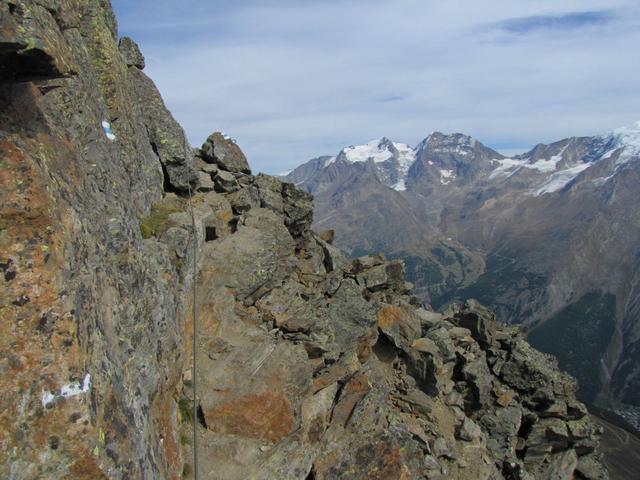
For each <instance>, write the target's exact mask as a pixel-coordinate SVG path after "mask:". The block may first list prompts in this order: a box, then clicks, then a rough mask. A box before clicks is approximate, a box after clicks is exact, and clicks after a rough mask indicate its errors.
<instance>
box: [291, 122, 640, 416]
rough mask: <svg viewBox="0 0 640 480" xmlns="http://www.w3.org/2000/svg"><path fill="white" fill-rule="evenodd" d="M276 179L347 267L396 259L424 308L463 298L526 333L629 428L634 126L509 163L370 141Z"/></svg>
mask: <svg viewBox="0 0 640 480" xmlns="http://www.w3.org/2000/svg"><path fill="white" fill-rule="evenodd" d="M281 178H283V179H284V180H285V181H287V182H291V183H294V184H296V185H298V186H299V187H302V188H304V189H306V190H307V191H309V192H311V193H313V194H314V197H315V225H314V226H315V228H316V229H318V230H323V229H335V231H336V243H337V244H338V245H339V246H340V247H342V248H345V249H346V250H347V251H348V252H350V253H351V255H353V256H358V255H361V254H365V253H370V252H375V251H384V252H385V253H387V255H389V256H391V257H398V258H403V259H404V260H405V263H406V265H407V270H408V274H409V277H410V279H411V281H412V282H414V284H415V292H416V294H417V295H418V296H420V297H421V298H422V299H423V300H424V301H425V302H428V303H430V304H432V306H433V307H435V308H440V307H443V306H444V305H446V304H447V303H449V302H451V301H453V300H456V299H463V298H468V297H475V298H477V299H478V300H480V301H481V302H483V303H485V304H487V305H488V306H490V307H492V308H494V309H495V310H496V311H497V312H498V315H499V317H500V318H501V319H502V320H503V321H505V322H508V323H521V324H524V325H525V327H526V328H528V329H530V335H529V338H530V341H531V342H532V343H533V344H534V345H535V346H537V347H538V348H540V349H541V350H544V351H547V352H550V353H553V354H555V355H556V356H557V357H558V358H559V361H560V363H561V366H563V367H564V368H566V369H567V370H569V371H570V372H571V373H573V374H574V375H575V376H576V377H577V378H578V380H579V381H580V385H581V395H582V397H583V398H584V399H585V400H587V401H590V402H596V403H599V404H601V405H606V406H609V407H612V406H613V407H614V408H616V409H617V410H618V411H620V412H621V413H623V414H624V415H626V416H627V417H628V418H630V419H631V420H632V421H634V418H635V420H636V421H637V420H638V418H639V417H640V416H639V415H638V412H639V411H640V201H639V200H640V122H637V123H635V124H634V125H631V126H629V127H625V128H620V129H617V130H614V131H613V132H611V133H609V134H605V135H599V136H595V137H572V138H566V139H564V140H560V141H557V142H554V143H552V144H549V145H546V144H539V145H537V146H535V147H534V148H533V149H532V150H531V151H529V152H527V153H524V154H521V155H516V156H512V157H506V156H504V155H502V154H500V153H498V152H496V151H495V150H492V149H491V148H488V147H486V146H485V145H483V144H482V143H481V142H479V141H478V140H476V139H474V138H471V137H469V136H467V135H463V134H459V133H455V134H451V135H446V134H443V133H439V132H434V133H431V134H430V135H428V136H427V137H426V138H425V139H424V140H423V141H422V142H420V143H419V144H418V145H417V146H416V147H415V148H411V147H410V146H409V145H406V144H403V143H396V142H393V141H391V140H389V139H387V138H381V139H378V140H374V141H372V142H369V143H367V144H365V145H358V146H349V147H346V148H343V149H342V150H341V151H340V152H339V153H338V154H337V155H335V156H322V157H318V158H314V159H312V160H310V161H308V162H306V163H304V164H303V165H301V166H299V167H298V168H296V169H294V170H293V171H291V172H287V173H286V174H285V175H282V177H281ZM636 424H637V423H636Z"/></svg>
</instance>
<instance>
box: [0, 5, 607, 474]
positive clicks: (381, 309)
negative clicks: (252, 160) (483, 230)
mask: <svg viewBox="0 0 640 480" xmlns="http://www.w3.org/2000/svg"><path fill="white" fill-rule="evenodd" d="M0 13H1V14H2V16H1V17H0V59H1V60H2V61H1V64H2V69H1V70H0V81H1V82H2V89H0V109H1V110H2V112H3V115H2V116H1V117H0V162H1V163H0V182H1V184H2V188H1V189H0V197H1V202H0V215H1V216H0V267H1V268H2V276H1V278H2V282H3V288H2V289H1V290H0V312H1V313H2V315H1V323H0V328H1V329H2V331H1V336H0V338H1V340H0V341H1V342H2V343H1V349H0V355H1V356H0V368H1V371H2V376H1V378H0V382H1V388H0V404H1V406H2V408H1V411H0V425H1V431H0V465H1V466H0V475H1V476H2V477H3V478H11V479H36V478H55V479H63V478H73V479H97V478H109V479H111V478H113V479H134V478H154V479H155V478H158V479H160V478H167V479H169V478H175V479H177V478H189V477H191V476H192V472H193V463H192V460H191V458H192V457H191V454H192V451H191V449H192V445H191V441H190V438H191V434H192V433H193V432H192V430H191V429H192V423H191V422H192V420H193V419H192V418H191V411H190V409H189V407H188V405H189V402H190V399H191V398H192V395H193V391H192V386H193V383H194V381H197V384H198V387H199V395H198V398H197V401H198V405H199V412H198V415H197V417H198V418H197V419H196V420H197V421H196V425H197V427H196V428H197V432H196V433H197V435H198V438H199V439H200V460H201V464H200V472H201V474H202V478H218V479H225V480H226V479H234V478H237V479H245V478H256V479H258V478H264V479H273V478H287V479H289V478H291V479H309V478H315V479H338V478H352V479H357V478H363V479H364V478H367V479H370V478H379V479H389V478H404V479H409V478H411V479H413V478H461V479H465V478H509V479H511V478H513V479H527V478H567V479H568V478H573V477H575V476H580V477H581V478H589V479H600V478H607V474H606V472H605V471H604V469H603V467H602V465H601V464H600V462H599V457H598V455H597V453H596V448H597V430H596V428H595V427H594V426H593V425H592V424H591V423H590V421H589V419H588V416H587V414H586V411H585V409H584V407H583V405H582V404H581V403H580V402H578V401H576V399H575V396H574V391H575V382H574V381H573V380H572V379H571V378H570V377H568V376H566V375H563V374H561V373H559V372H558V370H557V368H556V366H555V365H554V363H553V362H552V361H551V359H550V358H549V357H547V356H545V355H543V354H541V353H539V352H536V351H535V350H533V349H532V348H531V347H530V346H529V345H528V344H527V343H526V342H525V341H524V340H523V339H522V337H521V335H520V333H519V332H518V330H517V329H513V328H506V327H499V326H498V325H497V323H496V322H495V318H494V316H493V315H492V314H491V313H490V312H489V311H487V310H485V309H484V308H483V307H481V306H480V305H478V304H476V303H474V302H469V303H466V304H463V305H460V306H457V307H455V308H452V309H450V310H449V311H448V312H446V313H445V314H436V313H434V312H429V311H426V310H424V309H422V308H419V307H417V306H416V305H417V304H418V301H417V299H415V298H413V297H412V296H410V295H409V294H408V292H409V289H410V285H409V284H407V282H405V280H404V267H403V264H402V262H400V261H388V260H386V259H385V258H384V257H382V256H367V257H362V258H359V259H357V260H355V261H353V262H351V261H349V260H347V258H346V257H345V256H344V254H342V253H341V252H340V251H339V250H338V249H336V248H335V247H333V246H332V245H331V244H330V243H328V242H327V241H325V240H329V239H330V236H329V235H325V236H323V237H320V236H318V235H316V234H315V233H314V232H313V231H312V230H311V222H312V203H311V197H310V195H308V194H306V193H305V192H303V191H302V190H299V189H298V188H296V187H294V186H293V185H291V184H287V183H283V182H281V181H280V180H277V179H275V178H273V177H269V176H265V175H257V176H253V175H251V174H250V169H249V166H248V164H247V162H246V159H245V158H244V155H243V154H242V152H241V150H240V149H239V147H238V146H237V145H235V143H233V142H232V141H231V140H229V139H226V138H225V137H224V136H222V135H221V134H213V135H212V136H211V137H209V139H207V141H206V142H205V144H204V145H203V146H202V148H201V149H199V150H196V151H194V150H192V149H191V148H190V147H189V146H188V144H187V141H186V139H185V136H184V133H183V131H182V129H181V128H180V127H179V125H178V124H177V123H176V122H175V120H174V119H173V118H172V117H171V115H170V113H169V112H168V111H167V110H166V108H165V107H164V104H163V102H162V99H161V97H160V95H159V93H158V92H157V90H156V89H155V87H154V85H153V83H152V82H151V80H150V79H149V78H148V77H146V76H145V74H144V73H143V72H142V71H141V69H143V68H144V58H143V57H142V55H141V54H140V52H139V51H138V49H137V47H136V45H135V43H133V41H132V40H130V39H126V38H124V39H120V40H119V41H118V39H117V31H116V24H115V20H114V18H113V14H112V11H111V9H110V6H109V4H108V2H105V1H102V0H66V1H62V0H61V1H58V2H50V1H46V2H45V1H17V0H16V1H3V2H2V3H0ZM323 238H324V239H323ZM194 287H195V288H194ZM194 292H195V295H196V296H195V298H194V297H193V295H194ZM194 300H195V305H196V309H197V310H196V312H193V311H192V307H191V306H192V305H193V304H194V303H193V301H194ZM194 313H197V320H198V321H197V325H198V332H197V343H196V345H197V360H198V365H199V368H198V369H197V371H195V372H193V371H192V370H191V363H190V353H191V350H190V348H191V347H190V345H191V344H190V339H191V335H192V333H193V321H192V317H193V314H194Z"/></svg>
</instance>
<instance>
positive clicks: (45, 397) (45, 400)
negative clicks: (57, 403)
mask: <svg viewBox="0 0 640 480" xmlns="http://www.w3.org/2000/svg"><path fill="white" fill-rule="evenodd" d="M90 388H91V375H90V374H89V373H87V374H86V375H85V376H84V378H83V379H82V382H80V383H69V384H67V385H63V386H62V387H61V388H60V393H52V392H47V391H46V390H43V391H42V395H41V397H40V398H41V400H42V406H43V407H46V406H47V405H49V404H50V403H52V402H53V401H54V400H55V399H56V398H69V397H75V396H76V395H80V394H82V393H87V392H88V391H89V389H90Z"/></svg>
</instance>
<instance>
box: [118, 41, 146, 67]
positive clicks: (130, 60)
mask: <svg viewBox="0 0 640 480" xmlns="http://www.w3.org/2000/svg"><path fill="white" fill-rule="evenodd" d="M118 50H119V51H120V55H122V58H123V59H124V62H125V63H126V64H127V66H129V67H136V68H138V69H140V70H143V69H144V66H145V65H144V56H143V55H142V52H140V48H139V47H138V44H137V43H136V42H134V41H133V40H132V39H131V38H130V37H122V38H121V39H120V41H119V42H118Z"/></svg>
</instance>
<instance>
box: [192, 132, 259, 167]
mask: <svg viewBox="0 0 640 480" xmlns="http://www.w3.org/2000/svg"><path fill="white" fill-rule="evenodd" d="M200 155H201V156H202V159H203V160H204V161H205V162H208V163H215V164H216V165H218V166H219V167H220V168H221V169H223V170H226V171H228V172H236V173H251V168H249V163H248V162H247V158H246V157H245V156H244V153H242V150H240V147H238V145H237V144H236V143H235V142H234V141H233V140H231V139H230V138H228V137H225V136H224V135H223V134H222V133H220V132H214V133H212V134H211V135H209V137H208V138H207V139H206V140H205V142H204V143H203V144H202V147H201V148H200Z"/></svg>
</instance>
